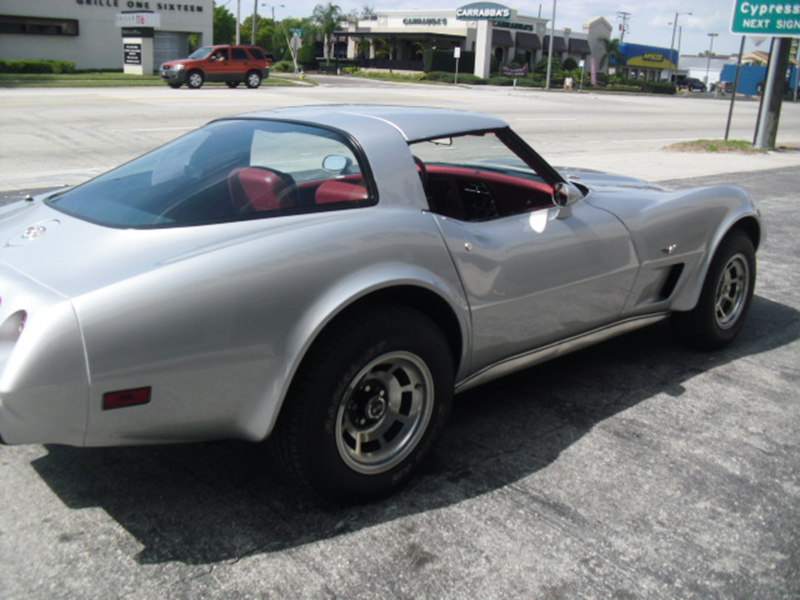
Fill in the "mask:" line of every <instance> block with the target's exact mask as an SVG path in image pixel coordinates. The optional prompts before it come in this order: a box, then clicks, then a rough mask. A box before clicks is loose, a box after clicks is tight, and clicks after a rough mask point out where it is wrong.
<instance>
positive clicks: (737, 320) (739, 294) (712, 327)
mask: <svg viewBox="0 0 800 600" xmlns="http://www.w3.org/2000/svg"><path fill="white" fill-rule="evenodd" d="M755 284H756V253H755V248H754V247H753V242H752V241H751V240H750V238H749V237H748V236H747V235H746V234H745V233H744V232H742V231H734V232H732V233H730V234H729V235H728V236H727V237H726V238H725V239H724V240H723V241H722V243H721V244H720V246H719V249H718V250H717V253H716V255H715V256H714V260H713V261H712V262H711V266H710V267H709V270H708V274H707V275H706V280H705V282H704V283H703V289H702V291H701V293H700V299H699V301H698V302H697V306H695V308H694V309H693V310H690V311H689V312H684V313H675V314H674V315H673V319H672V321H673V324H674V326H675V331H676V333H677V334H678V336H679V337H680V338H681V339H683V340H684V341H685V342H686V343H687V344H689V345H690V346H693V347H695V348H698V349H700V350H717V349H719V348H723V347H725V346H727V345H728V344H729V343H731V342H732V341H733V339H734V338H735V337H736V335H737V334H738V333H739V330H740V329H741V328H742V325H743V324H744V319H745V317H746V316H747V313H748V311H749V310H750V304H751V302H752V299H753V290H754V289H755Z"/></svg>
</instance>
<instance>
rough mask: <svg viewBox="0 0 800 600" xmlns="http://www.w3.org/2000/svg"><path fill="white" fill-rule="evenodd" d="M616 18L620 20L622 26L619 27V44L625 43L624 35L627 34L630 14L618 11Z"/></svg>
mask: <svg viewBox="0 0 800 600" xmlns="http://www.w3.org/2000/svg"><path fill="white" fill-rule="evenodd" d="M617 18H618V19H621V20H622V24H621V25H620V26H619V43H620V44H621V43H622V42H624V41H625V34H626V33H627V32H628V19H630V18H631V13H629V12H623V11H619V12H617Z"/></svg>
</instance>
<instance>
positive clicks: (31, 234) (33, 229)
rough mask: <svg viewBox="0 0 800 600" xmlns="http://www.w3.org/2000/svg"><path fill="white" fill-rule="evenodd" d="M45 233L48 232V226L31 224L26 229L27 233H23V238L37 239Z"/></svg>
mask: <svg viewBox="0 0 800 600" xmlns="http://www.w3.org/2000/svg"><path fill="white" fill-rule="evenodd" d="M45 233H47V227H45V226H44V225H31V226H30V227H28V228H27V229H26V230H25V233H23V234H22V239H23V240H35V239H36V238H39V237H42V236H43V235H44V234H45Z"/></svg>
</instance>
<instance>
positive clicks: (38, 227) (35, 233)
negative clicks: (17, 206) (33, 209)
mask: <svg viewBox="0 0 800 600" xmlns="http://www.w3.org/2000/svg"><path fill="white" fill-rule="evenodd" d="M60 224H61V222H60V221H59V220H58V219H49V220H47V221H39V222H38V223H34V224H33V225H30V226H29V227H28V228H27V229H25V230H24V231H23V232H22V233H18V234H16V235H15V236H14V237H12V238H11V239H10V240H8V241H7V242H6V246H7V247H8V246H24V245H26V244H31V243H33V242H35V241H37V240H39V239H41V238H42V237H43V236H44V235H45V234H46V233H49V232H51V231H52V230H53V229H54V228H55V227H58V226H59V225H60Z"/></svg>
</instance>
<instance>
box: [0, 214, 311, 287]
mask: <svg viewBox="0 0 800 600" xmlns="http://www.w3.org/2000/svg"><path fill="white" fill-rule="evenodd" d="M319 217H320V215H302V216H301V215H296V216H292V217H275V218H268V219H256V220H250V221H239V222H232V223H223V224H214V225H198V226H189V227H172V228H158V229H115V228H111V227H105V226H101V225H96V224H94V223H89V222H87V221H83V220H81V219H78V218H75V217H72V216H69V215H67V214H65V213H62V212H60V211H57V210H55V209H53V208H51V207H49V206H47V205H46V204H44V203H43V202H42V201H41V200H34V201H32V202H30V201H22V202H17V203H15V204H11V205H8V206H4V207H0V263H4V264H5V265H6V266H8V267H10V268H12V269H14V270H16V271H18V272H20V273H22V274H24V275H26V276H27V277H28V278H30V279H32V280H35V281H37V282H38V283H40V284H41V285H44V286H46V287H47V288H49V289H50V290H52V291H55V292H57V293H59V294H61V295H62V296H65V297H68V298H74V297H77V296H80V295H83V294H86V293H89V292H91V291H93V290H96V289H99V288H102V287H105V286H108V285H113V284H114V283H117V282H119V281H123V280H125V279H129V278H133V277H136V276H138V275H140V274H142V273H146V272H148V271H153V270H155V269H159V268H162V267H167V266H170V265H174V264H175V263H177V262H179V261H186V260H192V259H197V258H199V257H202V256H204V255H207V254H209V253H210V252H212V251H215V250H220V249H222V248H226V247H232V246H235V245H238V244H244V243H247V242H248V241H250V240H253V239H256V238H261V237H264V236H265V235H268V234H273V233H275V232H278V231H282V232H288V233H291V230H294V229H296V228H298V227H302V226H303V225H304V224H305V223H306V222H308V221H309V220H313V219H314V218H319Z"/></svg>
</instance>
